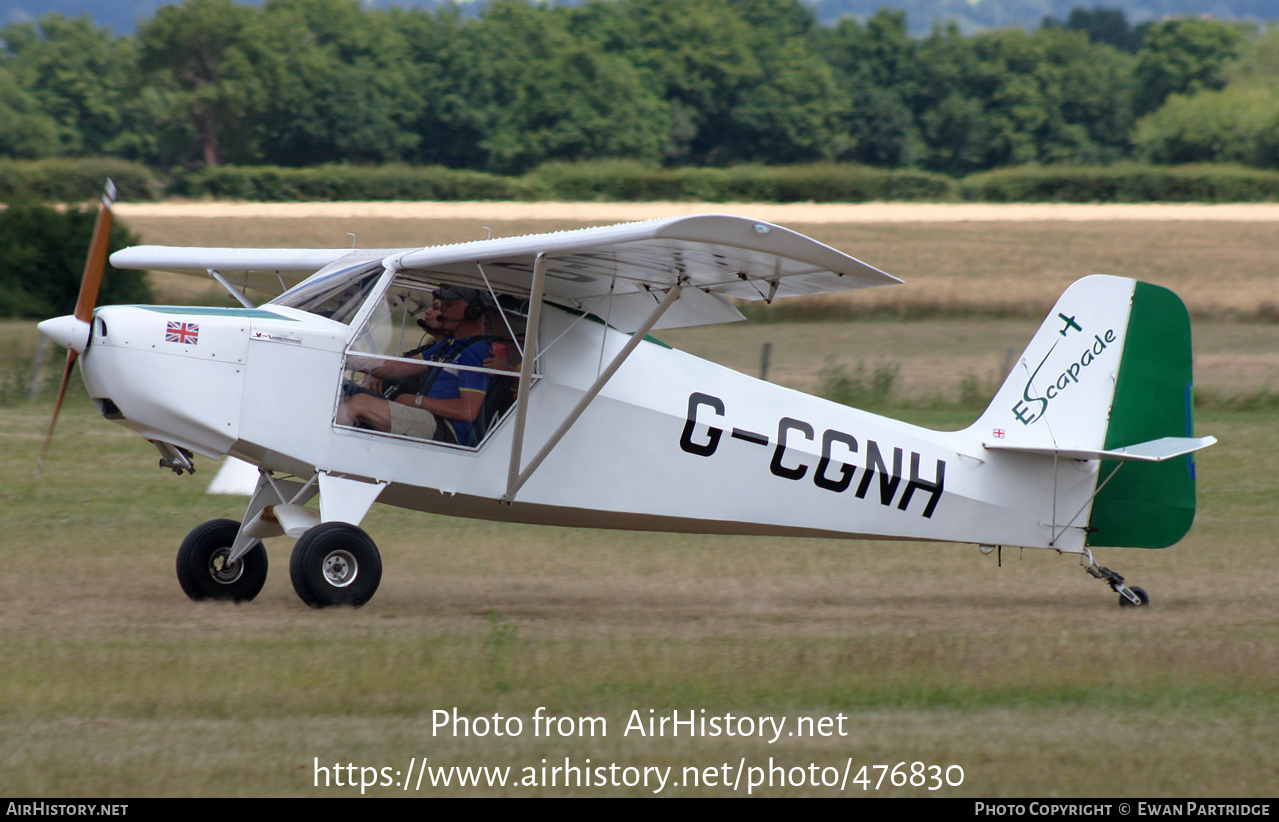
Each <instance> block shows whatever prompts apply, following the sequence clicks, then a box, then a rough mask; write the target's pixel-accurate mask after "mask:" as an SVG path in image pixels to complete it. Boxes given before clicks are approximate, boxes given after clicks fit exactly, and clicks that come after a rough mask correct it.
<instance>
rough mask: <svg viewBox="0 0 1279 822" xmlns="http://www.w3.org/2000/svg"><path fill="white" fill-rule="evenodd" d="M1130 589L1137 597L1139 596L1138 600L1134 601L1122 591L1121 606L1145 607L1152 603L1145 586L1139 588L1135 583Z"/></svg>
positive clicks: (1120, 595)
mask: <svg viewBox="0 0 1279 822" xmlns="http://www.w3.org/2000/svg"><path fill="white" fill-rule="evenodd" d="M1128 590H1129V591H1131V592H1132V593H1133V595H1134V596H1135V597H1137V600H1138V601H1137V602H1133V601H1132V600H1131V599H1129V598H1128V597H1127V596H1126V595H1125V594H1124V593H1122V592H1120V594H1119V607H1120V608H1145V607H1146V606H1147V605H1149V604H1150V595H1149V594H1147V593H1146V589H1145V588H1138V587H1137V586H1135V585H1134V586H1133V587H1131V588H1129V589H1128Z"/></svg>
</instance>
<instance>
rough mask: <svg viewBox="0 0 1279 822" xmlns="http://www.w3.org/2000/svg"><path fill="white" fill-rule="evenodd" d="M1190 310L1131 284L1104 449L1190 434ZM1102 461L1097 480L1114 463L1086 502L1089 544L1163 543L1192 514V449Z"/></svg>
mask: <svg viewBox="0 0 1279 822" xmlns="http://www.w3.org/2000/svg"><path fill="white" fill-rule="evenodd" d="M1191 370H1192V369H1191V349H1190V314H1189V313H1188V312H1187V311H1186V306H1185V304H1184V303H1182V301H1181V298H1180V297H1178V296H1177V295H1176V294H1174V293H1172V292H1171V291H1169V290H1168V289H1166V288H1160V287H1159V286H1155V285H1150V284H1149V283H1141V282H1139V283H1137V285H1136V288H1135V289H1134V291H1133V295H1132V313H1131V314H1130V315H1129V317H1128V335H1127V337H1126V339H1125V342H1124V353H1123V358H1122V359H1121V360H1120V364H1119V379H1118V382H1117V383H1116V385H1115V400H1114V405H1113V406H1112V407H1111V410H1110V426H1109V427H1108V428H1107V430H1106V446H1105V447H1106V448H1107V449H1108V450H1109V449H1113V448H1121V447H1123V446H1126V445H1135V444H1137V443H1139V442H1146V441H1148V440H1154V439H1159V438H1160V437H1186V436H1192V435H1193V433H1188V432H1193V431H1194V418H1193V409H1192V404H1191V402H1190V386H1191V383H1192V373H1191ZM1119 466H1120V463H1118V462H1114V461H1103V462H1102V464H1101V472H1100V474H1099V481H1103V480H1105V479H1106V477H1109V476H1111V473H1112V472H1113V471H1115V470H1116V469H1118V473H1117V474H1115V475H1114V477H1113V478H1112V479H1111V480H1110V482H1108V483H1107V484H1106V486H1105V487H1104V488H1102V490H1101V493H1099V494H1098V495H1097V499H1096V500H1095V501H1094V503H1093V509H1092V518H1091V520H1090V522H1089V523H1088V524H1089V527H1090V528H1092V529H1094V530H1092V531H1091V532H1090V533H1089V535H1088V544H1089V545H1090V546H1098V545H1100V546H1107V545H1113V546H1128V547H1136V548H1166V547H1167V546H1169V545H1172V544H1174V543H1175V542H1177V541H1178V540H1180V539H1181V538H1182V537H1183V536H1185V534H1186V532H1187V531H1188V530H1190V525H1191V523H1192V522H1194V519H1195V464H1194V455H1193V454H1190V455H1187V456H1185V457H1178V458H1175V459H1171V460H1168V461H1166V462H1128V463H1124V464H1123V467H1122V468H1119Z"/></svg>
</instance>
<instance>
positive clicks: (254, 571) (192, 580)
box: [177, 519, 267, 602]
mask: <svg viewBox="0 0 1279 822" xmlns="http://www.w3.org/2000/svg"><path fill="white" fill-rule="evenodd" d="M238 533H240V523H238V522H236V521H235V520H233V519H214V520H209V521H208V522H206V523H203V524H201V525H197V526H196V527H195V528H193V529H192V530H191V533H189V534H187V536H186V539H184V540H182V545H181V547H179V548H178V568H177V570H178V584H179V585H181V586H182V590H183V591H185V592H186V595H187V596H189V597H191V599H193V600H195V601H197V602H199V601H200V600H204V599H225V600H231V601H233V602H248V601H249V600H251V599H253V598H254V597H256V596H257V595H258V593H259V592H260V591H261V590H262V586H263V585H265V584H266V570H267V561H266V549H265V548H263V547H262V542H261V541H260V540H259V541H258V542H256V543H254V545H253V547H252V548H250V549H249V552H248V553H247V554H245V555H244V556H242V557H240V559H238V560H236V561H235V562H229V561H228V560H229V559H230V557H231V546H232V544H233V543H234V542H235V537H236V534H238Z"/></svg>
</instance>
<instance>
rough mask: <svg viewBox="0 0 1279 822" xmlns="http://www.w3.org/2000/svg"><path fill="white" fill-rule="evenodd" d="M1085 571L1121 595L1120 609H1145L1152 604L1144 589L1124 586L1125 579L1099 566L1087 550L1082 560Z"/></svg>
mask: <svg viewBox="0 0 1279 822" xmlns="http://www.w3.org/2000/svg"><path fill="white" fill-rule="evenodd" d="M1080 561H1081V564H1083V566H1084V570H1085V571H1087V572H1088V573H1089V575H1091V576H1094V577H1096V578H1097V579H1100V580H1102V581H1103V582H1105V583H1106V584H1108V585H1109V586H1110V590H1112V591H1114V592H1115V593H1117V594H1119V607H1121V608H1145V607H1146V606H1147V605H1149V604H1150V595H1149V594H1147V593H1146V591H1145V590H1144V589H1142V588H1138V587H1136V586H1133V587H1131V588H1129V587H1128V586H1127V585H1124V578H1123V577H1122V576H1120V575H1119V574H1117V573H1115V572H1114V571H1112V570H1110V569H1109V568H1107V567H1105V566H1104V565H1098V564H1097V560H1095V559H1093V556H1092V551H1089V550H1088V549H1087V548H1085V549H1084V553H1083V555H1082V557H1081V559H1080Z"/></svg>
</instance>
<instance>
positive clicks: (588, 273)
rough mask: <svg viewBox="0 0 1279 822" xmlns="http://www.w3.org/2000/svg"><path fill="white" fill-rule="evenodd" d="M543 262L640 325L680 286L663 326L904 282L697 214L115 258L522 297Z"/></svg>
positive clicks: (598, 307) (602, 309) (151, 250)
mask: <svg viewBox="0 0 1279 822" xmlns="http://www.w3.org/2000/svg"><path fill="white" fill-rule="evenodd" d="M539 254H543V255H545V256H546V258H547V263H548V264H547V283H546V289H545V297H546V299H547V300H548V301H549V302H553V303H556V304H559V305H563V306H567V307H570V308H576V309H579V310H582V311H588V312H590V313H593V314H596V315H598V316H600V317H607V319H608V321H609V323H610V324H611V325H613V326H614V327H616V328H619V329H621V330H623V331H633V330H635V328H637V327H638V326H639V325H640V323H641V322H642V321H643V319H644V318H645V317H647V316H648V315H649V314H650V313H651V311H652V309H653V307H654V306H655V305H656V304H657V303H658V302H660V300H661V298H662V296H663V294H664V292H665V291H666V290H668V289H669V288H670V287H671V286H673V285H675V284H677V283H679V284H681V285H683V286H684V290H683V293H682V294H681V296H680V299H679V300H678V302H677V303H676V304H675V305H674V306H673V307H672V308H671V309H670V310H669V311H667V312H666V314H665V316H663V317H662V322H661V323H660V324H659V325H658V326H657V327H658V328H676V327H681V326H688V325H704V324H710V323H718V322H732V321H735V320H739V319H741V314H740V313H739V312H738V311H737V309H736V308H734V307H733V305H732V303H731V302H730V301H729V298H737V299H742V300H764V301H767V302H771V301H772V300H774V299H777V298H782V297H794V296H802V295H812V294H823V293H829V292H834V291H846V290H850V289H855V288H867V287H870V286H877V285H891V284H897V283H900V282H901V281H900V280H898V279H897V278H896V277H892V276H890V275H888V274H885V273H884V272H882V271H880V270H878V269H876V268H873V267H872V266H869V265H866V264H865V263H863V262H861V261H859V260H857V259H854V258H853V257H850V256H848V255H847V254H844V253H842V252H839V251H836V250H835V249H833V248H831V247H829V246H827V245H824V244H822V243H819V242H817V241H816V240H813V239H811V238H809V237H805V236H804V235H802V234H798V233H796V232H794V231H790V230H788V229H785V228H782V227H780V226H776V225H773V224H772V223H766V222H763V221H759V220H751V219H747V218H745V217H733V216H728V215H718V214H709V215H698V216H692V217H677V218H672V219H664V220H648V221H645V222H638V223H624V224H621V225H614V226H602V227H599V228H586V229H579V230H574V231H562V232H555V233H551V234H531V235H526V236H521V237H502V238H498V239H493V240H480V241H475V242H467V243H458V244H454V245H443V246H432V247H427V248H419V249H395V250H388V249H379V250H366V249H359V250H352V249H212V248H206V249H201V248H162V247H157V246H139V247H136V248H131V249H125V250H123V251H119V252H117V253H116V254H114V255H113V256H112V258H111V261H112V264H113V265H115V266H117V267H120V268H148V269H158V270H165V271H178V272H183V273H205V272H206V271H208V270H213V271H218V272H219V273H221V274H222V275H223V276H225V277H227V278H228V279H230V280H232V281H234V282H244V283H247V284H248V286H250V287H262V286H263V285H266V286H270V285H271V284H274V286H275V287H274V289H273V290H276V291H278V290H279V289H280V285H281V284H283V285H284V286H286V287H291V286H292V285H293V284H296V283H297V282H300V281H301V280H303V279H305V278H306V277H307V276H309V275H310V274H312V273H314V272H315V271H318V270H319V269H320V268H322V267H323V266H325V265H327V264H329V263H331V262H333V261H335V260H338V259H342V258H345V257H348V256H349V257H350V259H351V261H352V262H355V261H357V260H360V259H374V258H377V257H384V258H385V259H386V262H387V264H388V265H392V266H394V267H396V268H398V269H400V270H402V271H404V272H408V273H414V272H420V273H421V275H422V278H423V279H424V280H445V281H451V282H457V283H462V284H465V285H471V286H475V287H481V288H483V287H486V286H491V287H492V288H493V289H496V290H499V291H504V292H507V293H512V294H527V293H528V291H529V288H530V285H531V282H532V272H533V264H534V262H535V260H536V258H537V256H538V255H539Z"/></svg>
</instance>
